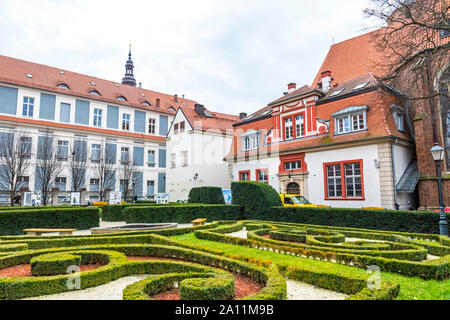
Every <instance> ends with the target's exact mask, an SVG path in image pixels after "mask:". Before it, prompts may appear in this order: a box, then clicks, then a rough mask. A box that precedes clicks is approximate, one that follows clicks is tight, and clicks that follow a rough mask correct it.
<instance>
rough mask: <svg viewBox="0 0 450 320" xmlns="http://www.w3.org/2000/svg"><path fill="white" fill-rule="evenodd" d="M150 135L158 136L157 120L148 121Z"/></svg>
mask: <svg viewBox="0 0 450 320" xmlns="http://www.w3.org/2000/svg"><path fill="white" fill-rule="evenodd" d="M148 133H149V134H156V119H153V118H150V119H149V120H148Z"/></svg>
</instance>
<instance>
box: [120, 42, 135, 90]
mask: <svg viewBox="0 0 450 320" xmlns="http://www.w3.org/2000/svg"><path fill="white" fill-rule="evenodd" d="M133 72H134V64H133V60H131V43H130V51H129V53H128V60H127V63H126V64H125V77H123V79H122V84H126V85H128V86H133V87H136V79H135V78H134V75H133Z"/></svg>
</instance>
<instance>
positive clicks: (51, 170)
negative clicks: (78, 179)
mask: <svg viewBox="0 0 450 320" xmlns="http://www.w3.org/2000/svg"><path fill="white" fill-rule="evenodd" d="M62 170H63V165H62V162H61V161H60V160H59V159H58V155H57V147H56V144H55V143H54V141H53V136H51V135H50V134H47V135H46V136H44V137H42V140H41V143H40V145H38V152H37V157H36V173H35V179H36V185H37V186H38V190H39V191H40V192H41V197H42V205H43V206H46V205H47V204H48V203H49V200H50V195H51V192H52V188H53V187H54V186H55V181H56V178H57V177H58V176H59V175H60V174H61V172H62Z"/></svg>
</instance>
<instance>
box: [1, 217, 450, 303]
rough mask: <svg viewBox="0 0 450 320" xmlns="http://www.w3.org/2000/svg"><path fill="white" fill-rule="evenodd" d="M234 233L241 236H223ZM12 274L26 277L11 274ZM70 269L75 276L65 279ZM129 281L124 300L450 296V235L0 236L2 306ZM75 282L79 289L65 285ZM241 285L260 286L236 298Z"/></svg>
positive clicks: (230, 229)
mask: <svg viewBox="0 0 450 320" xmlns="http://www.w3.org/2000/svg"><path fill="white" fill-rule="evenodd" d="M236 232H240V233H241V237H237V236H233V235H230V234H234V233H236ZM370 266H377V267H378V268H379V269H380V270H381V281H380V282H379V286H370V285H368V284H370V283H371V281H373V280H372V277H371V276H373V274H371V273H368V272H367V267H370ZM18 268H20V270H22V271H23V270H25V272H23V273H22V274H18V273H16V272H14V270H15V269H18ZM71 268H72V269H74V270H72V271H78V272H77V273H75V274H73V273H70V274H68V273H67V270H68V269H69V270H70V269H71ZM132 275H149V276H148V277H147V278H145V279H144V280H142V281H138V282H135V283H133V284H131V285H129V286H127V287H126V288H125V289H124V290H123V292H122V296H123V299H124V300H152V299H156V298H157V296H158V295H161V294H162V295H164V294H166V293H169V292H171V293H174V295H173V299H181V300H230V299H250V300H283V299H286V297H287V282H286V280H287V279H288V280H289V279H291V280H295V281H301V282H304V283H308V284H312V285H315V286H317V287H320V288H324V289H327V290H331V291H334V292H339V293H343V294H345V295H347V299H355V300H367V299H370V300H391V299H427V298H433V299H434V298H437V299H450V292H449V291H450V280H448V279H449V278H450V277H449V275H450V239H449V238H448V237H443V236H438V235H431V234H419V233H402V232H394V231H378V230H364V229H356V228H346V227H329V226H314V225H305V224H298V223H280V222H269V221H258V220H245V221H216V222H213V223H211V224H208V225H205V226H200V227H195V228H180V229H172V230H159V231H145V232H132V233H123V234H113V235H107V236H105V235H91V236H70V237H69V236H60V237H39V238H36V237H27V236H19V237H18V236H3V237H0V299H3V300H10V299H21V298H28V297H37V296H45V295H53V294H60V293H64V292H68V291H71V290H73V289H81V290H83V289H86V288H93V287H97V286H100V285H103V284H107V283H109V282H112V281H115V280H118V279H120V278H123V277H127V276H132ZM75 278H76V279H78V283H79V287H76V288H74V287H71V286H70V285H68V284H70V283H71V281H73V279H75ZM238 279H241V280H242V279H246V281H250V282H252V283H254V284H257V287H258V290H256V291H255V292H251V293H248V294H247V295H238V294H237V292H236V291H237V290H236V289H237V283H236V282H237V281H238ZM241 280H239V281H241ZM422 289H424V290H422ZM414 290H416V291H414ZM427 294H430V295H432V296H427Z"/></svg>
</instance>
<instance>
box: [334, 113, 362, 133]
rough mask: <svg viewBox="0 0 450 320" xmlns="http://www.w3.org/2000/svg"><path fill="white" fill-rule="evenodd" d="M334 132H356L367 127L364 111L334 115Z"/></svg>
mask: <svg viewBox="0 0 450 320" xmlns="http://www.w3.org/2000/svg"><path fill="white" fill-rule="evenodd" d="M335 125H336V134H345V133H351V132H358V131H362V130H365V129H367V125H366V113H365V112H362V113H357V114H349V115H345V116H342V117H336V119H335Z"/></svg>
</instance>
